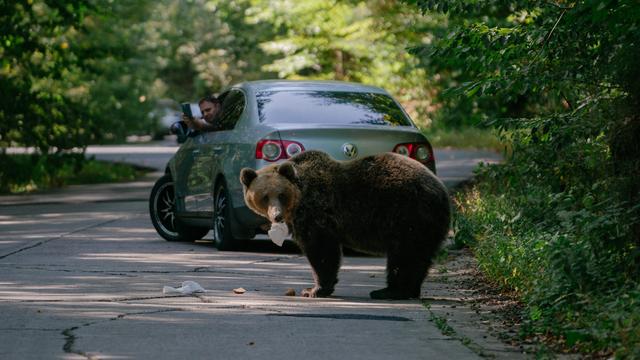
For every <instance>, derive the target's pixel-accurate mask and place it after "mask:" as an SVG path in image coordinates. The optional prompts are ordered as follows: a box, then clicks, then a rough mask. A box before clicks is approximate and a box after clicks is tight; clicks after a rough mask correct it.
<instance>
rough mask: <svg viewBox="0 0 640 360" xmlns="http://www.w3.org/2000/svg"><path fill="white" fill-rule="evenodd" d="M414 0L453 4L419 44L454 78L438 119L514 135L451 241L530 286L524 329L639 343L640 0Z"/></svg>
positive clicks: (593, 347) (445, 78)
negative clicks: (442, 26)
mask: <svg viewBox="0 0 640 360" xmlns="http://www.w3.org/2000/svg"><path fill="white" fill-rule="evenodd" d="M410 2H412V3H414V4H417V5H418V6H419V7H420V8H421V9H422V10H423V11H425V12H427V13H428V12H430V11H438V12H447V16H448V22H449V28H447V29H446V31H445V32H440V33H438V32H436V35H437V36H436V37H435V39H434V41H433V42H432V43H431V44H428V45H425V46H417V47H415V49H414V53H415V54H417V55H419V56H421V57H422V64H423V66H425V67H426V68H427V69H430V70H431V71H432V72H437V73H439V74H440V75H441V78H440V81H439V84H440V85H441V86H443V87H444V88H446V90H445V91H443V92H442V93H440V96H441V99H442V103H443V108H442V111H440V113H439V114H438V117H439V119H441V120H442V123H445V124H449V125H450V126H459V125H464V124H473V123H482V124H483V125H484V126H490V127H493V128H495V129H497V130H498V131H500V132H501V134H502V135H503V138H504V140H505V141H506V142H508V145H509V149H508V150H509V152H508V153H507V154H506V155H507V161H506V163H505V164H503V165H500V166H489V167H485V168H482V169H481V170H480V171H479V179H480V183H479V184H478V185H477V186H476V187H474V188H473V189H472V190H471V191H469V192H467V193H465V194H463V195H461V196H460V197H459V199H458V202H459V214H458V215H457V216H456V222H455V224H456V227H457V229H456V230H457V235H456V241H457V242H465V243H468V244H470V245H471V246H472V247H473V248H474V249H475V252H476V254H477V256H478V258H479V261H480V264H481V267H482V269H483V270H484V271H485V272H486V273H487V274H488V275H489V276H490V277H491V278H492V279H494V280H495V281H496V282H497V283H499V284H502V285H503V286H505V287H508V288H511V289H515V290H517V291H518V292H520V293H521V294H522V296H523V299H524V300H525V301H526V302H527V303H528V304H529V314H528V317H529V322H528V329H529V330H530V331H532V332H535V333H543V334H549V333H550V334H553V335H555V336H558V337H559V338H560V339H562V341H564V343H565V345H567V346H568V347H574V348H576V349H579V350H582V351H604V352H605V353H606V352H615V353H616V355H618V356H634V355H635V356H637V354H638V352H639V351H640V349H639V348H638V338H639V335H638V334H640V324H639V323H638V321H637V316H635V314H634V313H633V311H634V310H633V308H632V304H637V302H638V301H639V300H640V298H639V297H638V292H637V289H638V286H639V284H640V283H639V282H638V280H637V279H639V278H640V277H639V275H640V249H639V247H640V207H639V206H638V205H637V204H638V202H639V201H640V192H639V190H640V186H639V185H638V183H637V180H634V179H637V178H638V175H640V160H639V159H640V146H639V145H638V141H637V139H638V138H640V116H639V115H638V114H639V113H638V111H637V109H638V108H640V91H639V89H640V81H639V79H640V76H639V71H640V70H639V68H638V66H637V59H636V58H635V57H637V53H638V44H639V43H640V31H639V30H640V29H639V27H640V7H638V6H637V2H635V1H631V0H626V1H625V0H622V1H587V0H584V1H575V2H568V3H567V2H550V1H533V2H528V1H527V2H525V1H510V2H502V1H491V0H486V1H473V2H466V1H454V0H449V1H442V2H441V1H439V2H434V1H410ZM634 54H635V55H634ZM465 113H467V114H468V115H466V117H465ZM632 139H635V140H632Z"/></svg>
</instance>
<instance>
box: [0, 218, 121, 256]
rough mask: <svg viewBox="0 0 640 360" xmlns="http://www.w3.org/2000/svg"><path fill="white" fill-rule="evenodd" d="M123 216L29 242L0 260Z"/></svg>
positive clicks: (114, 220)
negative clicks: (32, 242)
mask: <svg viewBox="0 0 640 360" xmlns="http://www.w3.org/2000/svg"><path fill="white" fill-rule="evenodd" d="M124 218H126V216H123V217H119V218H117V219H111V220H106V221H103V222H99V223H97V224H91V225H88V226H85V227H81V228H79V229H76V230H73V231H70V232H67V233H64V234H61V235H58V236H55V237H52V238H49V239H46V240H40V241H38V242H37V243H35V244H30V245H27V246H25V247H23V248H20V249H18V250H15V251H12V252H10V253H8V254H4V255H0V260H2V259H5V258H8V257H9V256H11V255H15V254H18V253H21V252H23V251H27V250H30V249H33V248H36V247H39V246H41V245H44V244H46V243H48V242H50V241H53V240H58V239H62V238H64V237H65V236H69V235H73V234H75V233H78V232H81V231H85V230H88V229H91V228H94V227H99V226H102V225H106V224H109V223H112V222H116V221H119V220H122V219H124Z"/></svg>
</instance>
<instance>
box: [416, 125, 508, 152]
mask: <svg viewBox="0 0 640 360" xmlns="http://www.w3.org/2000/svg"><path fill="white" fill-rule="evenodd" d="M424 133H425V135H426V136H427V138H428V139H429V141H430V142H431V145H433V146H434V147H440V148H443V147H454V148H459V149H463V148H475V149H492V150H495V151H503V150H504V149H505V144H504V143H503V142H502V141H500V138H499V136H498V135H497V134H496V132H495V131H492V130H491V129H481V128H477V127H463V128H454V129H444V128H442V127H435V128H432V129H429V130H427V131H424ZM436 160H437V159H436Z"/></svg>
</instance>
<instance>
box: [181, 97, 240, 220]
mask: <svg viewBox="0 0 640 360" xmlns="http://www.w3.org/2000/svg"><path fill="white" fill-rule="evenodd" d="M220 98H221V99H222V109H221V110H220V111H221V112H220V115H218V116H217V117H216V121H218V122H219V123H220V124H221V127H222V128H221V129H220V130H217V131H211V132H203V133H200V134H198V135H197V136H195V137H194V139H193V141H194V144H195V146H194V148H193V150H192V151H191V156H192V158H193V161H192V166H191V169H189V172H188V173H189V176H188V180H187V184H186V185H187V192H188V194H189V196H188V198H189V199H188V202H189V205H188V206H189V207H187V211H195V212H203V214H204V212H212V211H213V203H214V202H213V196H214V191H215V188H214V186H215V180H216V177H217V175H218V174H220V173H222V163H223V160H224V157H225V156H228V153H229V148H230V146H232V144H231V142H232V141H233V138H234V137H233V128H234V127H235V125H236V123H237V121H238V119H239V118H240V116H241V114H242V112H243V111H244V107H245V97H244V94H243V93H242V92H241V91H239V90H231V91H229V92H227V93H224V94H222V95H220ZM186 204H187V199H186V198H185V205H186Z"/></svg>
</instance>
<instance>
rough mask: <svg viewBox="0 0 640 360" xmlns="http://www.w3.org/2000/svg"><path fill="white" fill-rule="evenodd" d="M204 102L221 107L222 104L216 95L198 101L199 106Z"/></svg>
mask: <svg viewBox="0 0 640 360" xmlns="http://www.w3.org/2000/svg"><path fill="white" fill-rule="evenodd" d="M203 102H210V103H212V104H216V105H220V104H221V102H220V100H218V98H217V97H215V95H207V96H205V97H203V98H202V99H200V100H199V101H198V105H201V104H202V103H203Z"/></svg>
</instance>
